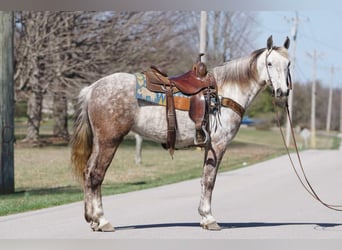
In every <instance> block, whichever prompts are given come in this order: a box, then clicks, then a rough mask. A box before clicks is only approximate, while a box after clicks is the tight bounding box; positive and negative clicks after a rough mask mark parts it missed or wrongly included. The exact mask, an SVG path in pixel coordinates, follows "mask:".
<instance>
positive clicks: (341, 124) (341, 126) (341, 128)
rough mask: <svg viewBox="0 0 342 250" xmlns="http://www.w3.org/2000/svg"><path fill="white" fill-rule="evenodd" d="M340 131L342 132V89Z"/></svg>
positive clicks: (341, 97) (341, 95) (341, 94)
mask: <svg viewBox="0 0 342 250" xmlns="http://www.w3.org/2000/svg"><path fill="white" fill-rule="evenodd" d="M340 133H342V89H340Z"/></svg>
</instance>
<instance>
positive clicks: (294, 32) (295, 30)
mask: <svg viewBox="0 0 342 250" xmlns="http://www.w3.org/2000/svg"><path fill="white" fill-rule="evenodd" d="M291 21H293V29H292V32H291V33H292V34H291V35H292V44H293V45H291V47H292V52H291V65H290V67H291V73H292V79H294V77H293V72H294V70H293V69H294V65H295V60H296V40H297V33H298V24H299V18H298V12H296V17H295V18H292V20H291ZM293 91H294V84H292V91H290V94H289V97H288V106H289V116H290V117H289V118H290V119H292V106H293ZM285 140H286V146H287V147H289V146H290V141H291V123H290V120H289V119H287V120H286V134H285Z"/></svg>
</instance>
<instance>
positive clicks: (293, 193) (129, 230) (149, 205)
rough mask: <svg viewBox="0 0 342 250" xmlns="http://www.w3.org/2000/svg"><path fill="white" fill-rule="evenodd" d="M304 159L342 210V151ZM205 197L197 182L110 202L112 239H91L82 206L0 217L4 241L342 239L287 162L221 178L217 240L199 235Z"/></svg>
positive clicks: (338, 215) (341, 217)
mask: <svg viewBox="0 0 342 250" xmlns="http://www.w3.org/2000/svg"><path fill="white" fill-rule="evenodd" d="M301 156H302V160H303V164H304V166H305V168H306V169H307V173H308V176H309V178H310V180H311V181H312V184H313V186H315V187H316V188H317V190H319V191H318V193H319V194H320V195H321V196H322V198H324V199H325V200H326V201H327V202H334V203H339V204H342V181H341V179H342V151H341V150H337V151H315V150H309V151H305V152H303V153H301ZM176 160H177V159H176ZM199 192H200V181H199V179H196V180H191V181H185V182H181V183H178V184H173V185H167V186H163V187H158V188H153V189H149V190H143V191H137V192H131V193H127V194H121V195H114V196H109V197H105V198H104V209H105V213H106V216H107V218H108V219H109V220H110V221H111V222H112V224H113V225H114V226H115V227H116V231H115V232H114V233H94V232H91V231H90V227H89V226H88V224H86V222H85V221H84V219H83V204H82V203H81V202H77V203H72V204H69V205H64V206H59V207H53V208H49V209H42V210H39V211H33V212H28V213H21V214H16V215H11V216H4V217H0V238H2V239H6V238H30V239H32V238H36V239H44V238H49V239H51V238H71V239H75V238H76V239H82V238H89V239H101V238H110V239H139V238H144V239H145V238H147V239H156V238H158V239H160V238H161V239H164V238H178V239H184V238H186V239H188V238H190V239H194V238H195V239H196V238H201V239H214V238H220V239H270V238H276V239H296V238H300V239H302V238H308V239H323V238H325V239H334V238H335V239H342V212H335V211H331V210H329V209H327V208H325V207H323V206H322V205H320V204H319V203H318V202H316V201H315V200H313V198H312V197H311V196H309V195H308V194H307V193H306V192H305V191H304V189H303V188H302V187H301V186H300V184H299V182H298V181H297V179H296V177H295V175H294V172H293V170H292V168H291V166H290V163H289V160H288V158H287V156H283V157H280V158H277V159H273V160H269V161H266V162H263V163H260V164H255V165H253V166H249V167H246V168H243V169H239V170H236V171H231V172H226V173H221V174H219V175H218V178H217V185H216V188H215V190H214V197H213V212H214V216H215V217H216V219H217V220H218V222H219V224H220V225H221V226H222V228H223V229H222V230H221V231H219V232H210V231H206V230H203V229H201V228H200V227H199V220H200V217H199V215H198V213H197V206H198V202H199V195H200V193H199Z"/></svg>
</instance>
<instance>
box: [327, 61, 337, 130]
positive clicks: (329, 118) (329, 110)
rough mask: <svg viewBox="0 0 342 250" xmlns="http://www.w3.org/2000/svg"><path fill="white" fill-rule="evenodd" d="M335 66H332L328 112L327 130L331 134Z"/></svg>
mask: <svg viewBox="0 0 342 250" xmlns="http://www.w3.org/2000/svg"><path fill="white" fill-rule="evenodd" d="M334 72H335V68H334V66H331V69H330V73H331V81H330V86H329V98H328V111H327V123H326V128H325V130H326V131H327V132H330V123H331V105H332V88H333V84H334Z"/></svg>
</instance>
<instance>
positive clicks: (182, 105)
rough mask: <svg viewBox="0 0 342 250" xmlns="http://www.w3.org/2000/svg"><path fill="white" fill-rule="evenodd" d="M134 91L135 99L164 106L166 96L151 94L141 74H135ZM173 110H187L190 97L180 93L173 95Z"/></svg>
mask: <svg viewBox="0 0 342 250" xmlns="http://www.w3.org/2000/svg"><path fill="white" fill-rule="evenodd" d="M135 77H136V91H135V97H136V98H137V99H138V100H143V101H146V102H150V103H153V104H158V105H162V106H166V95H165V94H164V93H155V92H151V91H150V90H148V89H147V87H146V76H145V74H143V73H135ZM173 96H174V101H175V108H176V109H179V110H189V108H190V97H189V96H186V95H184V94H182V93H181V92H177V93H174V95H173Z"/></svg>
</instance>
